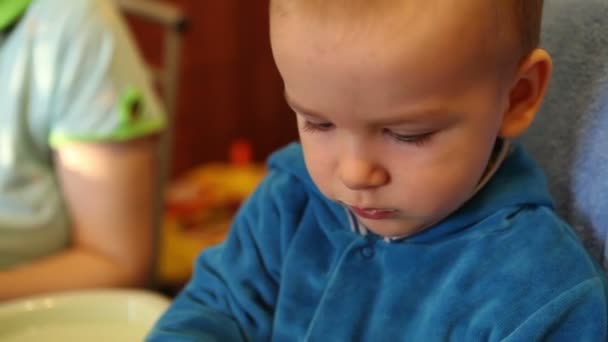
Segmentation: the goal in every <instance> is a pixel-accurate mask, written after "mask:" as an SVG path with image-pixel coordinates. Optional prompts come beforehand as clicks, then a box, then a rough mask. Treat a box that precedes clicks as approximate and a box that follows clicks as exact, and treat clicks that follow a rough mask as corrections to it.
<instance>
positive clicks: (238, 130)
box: [130, 0, 297, 176]
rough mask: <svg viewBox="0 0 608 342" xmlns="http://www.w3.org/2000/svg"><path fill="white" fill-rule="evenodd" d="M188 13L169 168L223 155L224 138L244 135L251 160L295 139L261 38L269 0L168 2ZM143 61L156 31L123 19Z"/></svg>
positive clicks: (152, 54)
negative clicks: (247, 141)
mask: <svg viewBox="0 0 608 342" xmlns="http://www.w3.org/2000/svg"><path fill="white" fill-rule="evenodd" d="M167 1H171V2H173V3H175V4H176V5H178V6H180V7H181V8H182V9H183V10H184V11H185V13H187V15H188V17H189V19H190V27H189V29H188V31H187V32H186V33H185V35H184V45H183V51H182V53H183V55H182V65H181V70H180V77H181V82H180V88H181V92H180V95H179V99H178V110H177V113H176V118H175V133H174V141H173V165H172V174H173V175H174V176H176V175H179V174H180V173H182V172H183V171H184V170H186V169H188V168H190V167H192V166H194V165H197V164H199V163H203V162H208V161H217V160H224V159H226V157H227V155H228V147H229V145H230V143H231V141H233V140H235V139H238V138H245V139H248V140H250V141H251V143H252V145H253V150H254V157H255V159H256V160H259V161H262V160H264V159H265V158H266V157H267V156H268V154H269V153H270V152H271V151H273V150H275V149H277V148H278V147H280V146H282V145H284V144H286V143H288V142H289V141H293V140H295V139H296V138H297V131H296V126H295V118H294V117H293V115H292V114H291V112H290V110H289V109H288V107H287V105H286V104H285V102H284V99H283V95H282V94H283V90H282V89H283V88H282V83H281V80H280V78H279V75H278V72H277V71H276V69H275V66H274V63H273V60H272V54H271V51H270V43H269V38H268V9H267V7H268V0H264V1H243V0H221V1H217V0H210V1H207V0H167ZM130 24H131V26H132V28H133V30H134V32H135V36H136V38H137V41H138V43H139V44H140V47H141V49H142V50H143V52H144V55H145V56H146V58H147V59H148V60H152V61H159V60H160V55H159V53H158V51H159V44H161V43H162V41H161V40H159V37H160V33H159V32H158V30H157V29H155V28H153V27H150V25H147V24H145V23H142V22H140V21H139V20H136V19H133V18H130Z"/></svg>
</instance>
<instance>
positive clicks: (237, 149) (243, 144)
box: [230, 139, 253, 166]
mask: <svg viewBox="0 0 608 342" xmlns="http://www.w3.org/2000/svg"><path fill="white" fill-rule="evenodd" d="M252 159H253V152H252V148H251V143H249V141H247V140H245V139H238V140H236V141H234V142H233V143H232V145H230V164H232V165H234V166H245V165H249V164H251V161H252Z"/></svg>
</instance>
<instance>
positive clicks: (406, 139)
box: [384, 128, 435, 146]
mask: <svg viewBox="0 0 608 342" xmlns="http://www.w3.org/2000/svg"><path fill="white" fill-rule="evenodd" d="M384 133H385V134H387V135H388V136H390V137H391V138H393V139H395V140H396V141H398V142H401V143H407V144H414V145H416V146H422V145H424V144H426V143H428V142H429V141H430V140H431V138H432V137H433V135H434V134H435V132H429V133H423V134H399V133H395V132H393V131H392V130H390V129H387V128H385V129H384Z"/></svg>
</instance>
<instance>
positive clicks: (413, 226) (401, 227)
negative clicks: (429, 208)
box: [358, 217, 432, 239]
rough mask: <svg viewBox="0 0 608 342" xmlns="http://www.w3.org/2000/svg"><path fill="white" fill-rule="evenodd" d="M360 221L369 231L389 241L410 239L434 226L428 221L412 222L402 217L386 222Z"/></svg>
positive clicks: (385, 220) (361, 219)
mask: <svg viewBox="0 0 608 342" xmlns="http://www.w3.org/2000/svg"><path fill="white" fill-rule="evenodd" d="M358 219H359V222H361V223H362V224H363V225H364V226H365V227H366V228H367V229H368V230H369V231H371V232H372V233H374V234H376V235H379V236H382V237H384V238H388V239H403V238H408V237H410V236H413V235H416V234H418V233H420V232H422V231H424V230H426V229H428V228H429V227H430V226H432V223H430V222H427V221H426V220H424V221H421V220H410V219H404V218H401V217H398V218H391V219H384V220H369V219H365V218H361V217H358Z"/></svg>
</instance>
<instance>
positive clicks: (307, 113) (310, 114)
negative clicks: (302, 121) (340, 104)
mask: <svg viewBox="0 0 608 342" xmlns="http://www.w3.org/2000/svg"><path fill="white" fill-rule="evenodd" d="M283 96H284V97H285V101H286V102H287V105H289V107H291V109H293V110H294V111H296V112H297V113H298V114H302V115H304V116H308V117H311V118H314V119H323V115H321V114H320V113H317V112H315V111H314V110H310V109H307V108H305V107H304V106H301V105H299V104H297V103H296V102H294V100H293V99H292V98H290V97H289V95H288V94H287V91H284V92H283Z"/></svg>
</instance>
